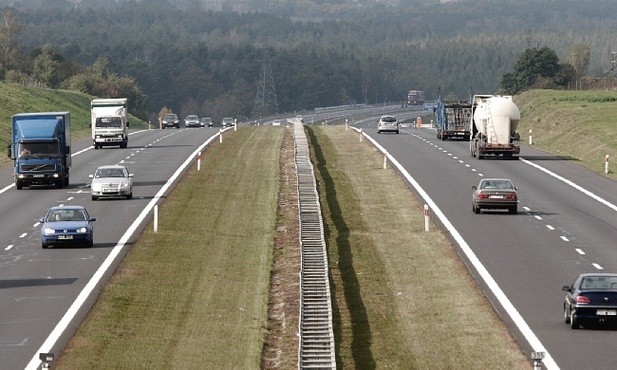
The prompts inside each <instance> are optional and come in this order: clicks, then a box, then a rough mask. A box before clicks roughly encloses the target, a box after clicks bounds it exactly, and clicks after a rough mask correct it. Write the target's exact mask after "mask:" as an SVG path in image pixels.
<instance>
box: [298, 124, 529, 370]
mask: <svg viewBox="0 0 617 370" xmlns="http://www.w3.org/2000/svg"><path fill="white" fill-rule="evenodd" d="M306 130H307V136H308V137H309V143H310V146H311V151H312V158H313V164H314V166H315V171H316V176H317V179H318V184H319V185H318V186H319V192H320V200H321V204H322V211H323V212H324V222H325V224H326V225H325V236H326V243H327V245H328V255H329V259H330V261H329V262H330V275H331V285H332V294H333V300H334V302H333V309H334V319H335V341H336V349H337V363H338V364H339V365H342V366H343V367H344V368H358V369H368V368H374V367H375V366H377V367H380V368H394V369H411V368H416V369H428V368H431V369H455V368H456V369H472V368H474V369H475V368H487V369H515V368H520V369H527V368H529V366H530V363H529V361H528V360H527V359H526V358H525V357H524V355H523V354H522V352H521V351H520V349H519V348H518V346H517V345H516V343H515V342H514V340H513V339H512V337H511V336H510V334H509V332H508V330H507V329H506V328H505V326H504V325H503V324H502V322H501V321H500V319H499V318H498V317H497V315H496V313H495V312H494V311H493V309H492V307H491V306H490V304H489V303H488V301H487V300H486V298H485V297H484V296H483V294H482V292H481V291H480V290H479V289H478V287H477V285H476V284H475V282H474V280H473V279H472V277H471V276H470V275H469V273H468V271H467V269H466V267H465V265H464V264H463V262H462V261H461V260H460V258H459V256H458V254H457V253H456V251H455V249H454V248H453V247H452V246H451V244H450V243H449V241H448V240H447V239H446V238H445V236H444V235H443V233H442V232H441V231H439V230H438V229H437V228H436V227H435V226H434V225H433V227H432V228H431V231H430V232H428V233H427V232H425V231H424V219H423V214H422V205H421V204H420V203H419V202H418V201H417V200H416V199H415V197H414V195H413V193H412V192H411V190H409V188H408V187H407V186H406V185H405V184H404V182H403V181H402V179H401V178H400V177H399V176H398V175H396V174H395V172H394V171H393V170H391V169H389V168H388V169H386V170H384V169H383V156H381V155H379V154H378V153H376V150H374V149H373V148H372V147H371V146H369V144H367V143H359V142H358V137H357V135H356V134H353V133H352V131H351V130H348V131H346V130H345V128H344V127H343V126H307V129H306Z"/></svg>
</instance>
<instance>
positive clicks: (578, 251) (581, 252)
mask: <svg viewBox="0 0 617 370" xmlns="http://www.w3.org/2000/svg"><path fill="white" fill-rule="evenodd" d="M575 251H576V253H578V254H580V255H581V256H584V255H585V251H583V250H582V249H580V248H576V249H575Z"/></svg>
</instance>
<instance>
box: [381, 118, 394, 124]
mask: <svg viewBox="0 0 617 370" xmlns="http://www.w3.org/2000/svg"><path fill="white" fill-rule="evenodd" d="M381 120H382V121H384V122H388V123H390V122H396V118H394V117H383V118H382V119H381Z"/></svg>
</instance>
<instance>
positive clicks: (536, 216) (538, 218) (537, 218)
mask: <svg viewBox="0 0 617 370" xmlns="http://www.w3.org/2000/svg"><path fill="white" fill-rule="evenodd" d="M533 217H535V218H536V220H542V217H540V216H538V215H535V216H533Z"/></svg>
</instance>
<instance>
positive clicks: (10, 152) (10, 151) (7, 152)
mask: <svg viewBox="0 0 617 370" xmlns="http://www.w3.org/2000/svg"><path fill="white" fill-rule="evenodd" d="M12 154H13V151H12V150H11V145H10V144H9V145H7V146H6V156H7V157H9V158H10V159H14V158H13V155H12Z"/></svg>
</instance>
